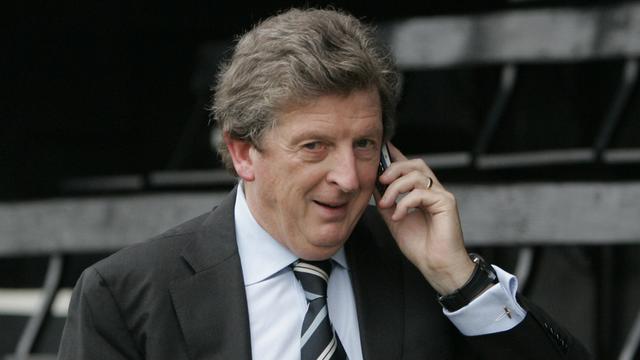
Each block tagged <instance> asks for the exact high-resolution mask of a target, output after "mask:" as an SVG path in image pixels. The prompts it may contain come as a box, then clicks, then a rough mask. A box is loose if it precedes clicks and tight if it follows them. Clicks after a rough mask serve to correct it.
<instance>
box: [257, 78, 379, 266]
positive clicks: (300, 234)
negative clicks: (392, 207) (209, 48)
mask: <svg viewBox="0 0 640 360" xmlns="http://www.w3.org/2000/svg"><path fill="white" fill-rule="evenodd" d="M381 114H382V111H381V107H380V100H379V97H378V93H377V91H375V90H367V91H357V92H353V93H351V94H350V95H348V96H339V95H331V96H322V97H320V98H318V99H317V100H315V101H314V102H311V103H309V104H307V105H304V106H298V107H291V108H287V109H285V110H284V111H282V112H280V113H279V114H278V115H277V116H278V120H277V123H276V126H275V127H274V128H273V129H270V130H268V131H267V133H266V134H265V136H264V137H263V142H262V144H261V151H257V150H256V149H255V148H253V147H252V148H251V150H250V151H249V153H250V155H249V156H250V158H251V167H252V170H253V174H254V178H253V180H251V181H245V194H246V197H247V203H248V204H249V208H250V209H251V212H252V214H253V215H254V217H255V218H256V220H257V221H258V223H259V224H260V225H261V226H262V227H263V228H264V229H265V230H266V231H267V232H269V233H270V234H271V235H272V236H273V237H274V238H275V239H276V240H278V241H279V242H280V243H282V244H283V245H284V246H286V247H287V248H288V249H289V250H291V251H292V252H293V253H294V254H296V255H297V256H299V257H301V258H304V259H308V260H320V259H326V258H329V257H330V256H332V255H333V254H334V253H335V252H336V251H338V250H339V248H340V247H341V246H342V245H343V244H344V242H345V241H346V240H347V238H348V237H349V235H350V234H351V232H352V230H353V228H354V226H355V224H356V223H357V221H358V219H359V218H360V216H361V215H362V213H363V211H364V209H365V208H366V206H367V204H368V201H369V198H370V196H371V194H372V192H373V189H374V184H375V180H376V176H377V167H378V158H379V152H380V146H381V143H382V115H381ZM245 180H246V179H245Z"/></svg>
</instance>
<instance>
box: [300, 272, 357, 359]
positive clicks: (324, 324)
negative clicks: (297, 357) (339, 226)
mask: <svg viewBox="0 0 640 360" xmlns="http://www.w3.org/2000/svg"><path fill="white" fill-rule="evenodd" d="M293 273H294V274H295V275H296V278H298V280H299V281H300V284H302V289H303V290H304V293H305V297H306V298H307V303H308V305H309V307H308V308H307V313H306V314H305V316H304V321H303V322H302V332H301V334H300V336H301V338H300V354H301V360H336V359H347V354H346V353H345V351H344V348H343V347H342V344H341V343H340V339H338V335H337V334H336V332H335V330H334V329H333V326H331V322H330V321H329V312H328V308H327V283H328V281H329V275H330V274H331V260H324V261H307V260H299V261H297V262H296V263H294V264H293Z"/></svg>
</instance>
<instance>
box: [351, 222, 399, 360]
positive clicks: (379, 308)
mask: <svg viewBox="0 0 640 360" xmlns="http://www.w3.org/2000/svg"><path fill="white" fill-rule="evenodd" d="M367 217H370V216H368V215H367V214H365V216H363V219H364V220H365V221H360V223H359V224H358V226H356V229H355V230H354V232H353V234H352V235H351V238H350V239H349V241H347V245H346V250H347V259H348V261H349V268H350V269H351V282H352V286H353V292H354V295H355V300H356V308H357V312H358V325H359V327H360V342H361V345H362V354H363V356H364V358H365V359H367V360H374V359H400V358H401V357H402V342H403V338H404V334H403V330H404V297H403V294H402V284H403V275H402V266H401V263H400V262H399V261H398V259H399V258H398V257H397V256H392V255H390V252H397V251H398V250H397V249H396V248H393V247H391V246H390V245H395V243H393V241H391V242H389V241H388V239H387V241H382V237H384V236H385V235H388V236H389V237H390V236H391V235H390V234H388V230H386V227H379V226H377V224H374V223H370V224H366V223H367V221H366V220H367ZM377 221H379V222H381V223H382V224H384V221H383V220H382V219H381V218H378V219H376V222H377ZM373 234H376V235H378V236H380V237H376V236H374V235H373ZM385 247H386V248H385ZM394 259H395V260H394Z"/></svg>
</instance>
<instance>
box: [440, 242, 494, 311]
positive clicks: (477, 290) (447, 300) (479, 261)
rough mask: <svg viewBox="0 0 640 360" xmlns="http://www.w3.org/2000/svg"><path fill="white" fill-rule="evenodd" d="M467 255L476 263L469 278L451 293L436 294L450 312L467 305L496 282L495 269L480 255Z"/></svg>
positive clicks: (441, 303)
mask: <svg viewBox="0 0 640 360" xmlns="http://www.w3.org/2000/svg"><path fill="white" fill-rule="evenodd" d="M469 257H470V258H471V260H472V261H473V262H474V263H475V264H476V267H475V268H474V269H473V274H471V277H470V278H469V280H467V282H466V283H465V284H464V285H462V287H461V288H459V289H458V290H456V291H454V292H453V293H451V294H448V295H440V296H438V302H439V303H440V305H442V306H443V307H444V308H445V309H447V310H448V311H450V312H453V311H456V310H459V309H461V308H463V307H465V306H467V305H468V304H469V303H470V302H471V300H473V299H475V298H476V297H477V296H478V295H480V294H481V293H482V292H483V291H484V290H486V289H487V288H488V287H489V286H490V285H493V284H497V283H498V276H497V275H496V271H495V269H494V268H493V267H492V266H491V265H489V264H487V263H486V262H485V261H484V259H483V258H482V257H481V256H480V255H478V254H474V253H470V254H469Z"/></svg>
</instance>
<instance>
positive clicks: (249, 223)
mask: <svg viewBox="0 0 640 360" xmlns="http://www.w3.org/2000/svg"><path fill="white" fill-rule="evenodd" d="M234 215H235V228H236V239H237V243H238V252H239V254H240V263H241V264H242V274H243V276H244V284H245V286H248V285H252V284H255V283H258V282H261V281H263V280H266V279H267V278H269V277H271V276H273V275H274V274H276V273H278V272H280V271H281V270H283V269H284V268H286V267H288V266H289V265H290V264H291V263H293V262H294V261H296V260H298V257H297V256H296V255H295V254H293V253H292V252H291V251H290V250H289V249H287V248H286V247H285V246H284V245H282V244H280V243H279V242H278V241H277V240H275V239H274V238H273V237H272V236H271V235H270V234H269V233H268V232H267V231H266V230H264V228H262V226H260V224H258V222H257V221H256V219H255V218H254V217H253V215H252V214H251V210H249V206H248V205H247V201H246V198H245V196H244V190H243V183H242V181H241V182H240V184H238V191H237V193H236V204H235V208H234ZM332 259H333V260H334V261H335V262H336V263H337V264H338V265H340V266H341V267H343V268H345V269H348V268H349V267H348V265H347V258H346V256H345V253H344V247H343V248H340V250H339V251H338V252H337V253H336V254H335V255H333V257H332Z"/></svg>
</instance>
